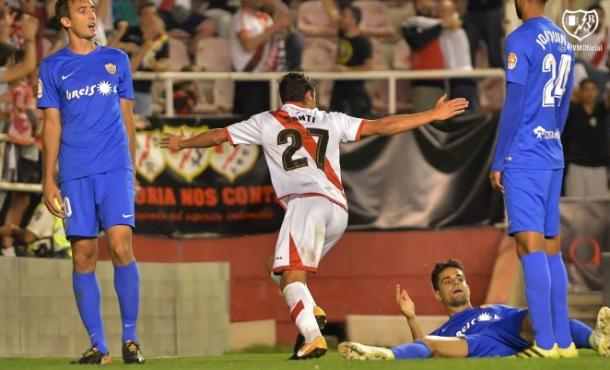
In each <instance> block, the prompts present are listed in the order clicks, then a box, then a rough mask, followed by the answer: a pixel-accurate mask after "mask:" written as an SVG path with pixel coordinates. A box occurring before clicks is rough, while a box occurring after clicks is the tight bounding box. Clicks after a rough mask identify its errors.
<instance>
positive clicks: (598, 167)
mask: <svg viewBox="0 0 610 370" xmlns="http://www.w3.org/2000/svg"><path fill="white" fill-rule="evenodd" d="M577 97H578V98H577V102H575V103H573V104H572V105H571V106H570V112H569V115H568V119H567V121H566V126H565V130H564V132H563V135H562V141H563V147H564V151H565V160H566V164H567V174H566V181H565V184H566V185H565V194H566V196H572V197H607V196H608V183H607V181H608V173H607V168H606V166H607V165H608V124H607V119H608V107H609V106H610V105H609V104H610V94H607V95H606V97H605V99H604V101H603V102H598V97H599V88H598V87H597V84H596V83H595V81H593V80H590V79H585V80H582V81H581V82H580V85H579V91H578V94H577Z"/></svg>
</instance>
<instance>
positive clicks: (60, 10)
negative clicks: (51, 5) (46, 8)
mask: <svg viewBox="0 0 610 370" xmlns="http://www.w3.org/2000/svg"><path fill="white" fill-rule="evenodd" d="M71 2H72V0H57V2H56V3H55V16H56V17H57V20H59V21H61V18H62V17H70V3H71Z"/></svg>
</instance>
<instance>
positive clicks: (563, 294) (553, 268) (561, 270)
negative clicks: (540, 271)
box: [546, 253, 572, 348]
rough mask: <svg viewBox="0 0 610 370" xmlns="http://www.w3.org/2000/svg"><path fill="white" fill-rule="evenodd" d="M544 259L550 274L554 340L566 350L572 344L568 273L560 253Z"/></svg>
mask: <svg viewBox="0 0 610 370" xmlns="http://www.w3.org/2000/svg"><path fill="white" fill-rule="evenodd" d="M546 259H547V261H548V264H549V272H550V274H551V311H552V312H553V330H554V332H555V340H556V341H557V344H559V347H560V348H568V347H569V346H570V344H571V343H572V336H571V335H570V317H569V313H568V273H567V271H566V266H565V265H564V264H563V259H562V258H561V253H557V254H553V255H550V256H547V257H546Z"/></svg>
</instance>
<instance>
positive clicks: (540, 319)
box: [492, 17, 574, 350]
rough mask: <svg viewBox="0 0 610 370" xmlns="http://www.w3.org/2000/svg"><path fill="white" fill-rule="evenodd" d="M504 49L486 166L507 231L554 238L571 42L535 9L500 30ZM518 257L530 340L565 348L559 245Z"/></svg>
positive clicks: (563, 271) (570, 75) (571, 63)
mask: <svg viewBox="0 0 610 370" xmlns="http://www.w3.org/2000/svg"><path fill="white" fill-rule="evenodd" d="M505 57H506V66H507V67H506V101H505V103H504V108H503V109H502V115H501V118H500V128H499V132H498V140H497V144H496V151H495V155H494V160H493V164H492V171H501V172H502V184H503V186H504V203H505V206H506V213H507V215H508V233H509V234H511V235H513V234H517V233H522V232H535V233H538V234H542V235H543V236H544V237H545V238H549V239H550V238H555V237H556V236H558V235H559V232H560V217H559V198H560V195H561V184H562V179H563V167H564V159H563V148H562V146H561V133H562V131H563V129H564V125H565V122H566V119H567V116H568V111H569V107H570V95H571V93H572V87H573V84H574V47H573V46H572V45H571V44H570V41H569V39H568V36H567V34H566V33H565V32H564V31H563V30H561V29H560V28H559V27H557V26H556V25H555V24H554V23H553V22H552V21H551V20H549V19H547V18H544V17H535V18H531V19H528V20H527V21H526V22H525V23H523V24H522V25H521V26H520V27H518V28H517V29H516V30H515V31H513V32H512V33H511V34H510V35H509V36H508V37H507V39H506V55H505ZM547 252H548V253H549V254H547ZM520 259H521V263H522V266H523V273H524V279H525V296H526V297H527V303H528V307H529V310H530V315H531V317H532V326H533V329H534V337H535V340H534V346H536V347H538V348H539V349H542V350H552V349H553V348H554V347H555V346H557V347H558V348H559V349H566V350H569V347H571V346H572V342H573V341H572V338H571V333H570V327H569V318H568V305H567V286H568V280H567V272H566V269H565V265H564V264H563V260H562V256H561V253H552V251H550V250H549V251H540V250H534V251H528V252H527V253H522V254H521V255H520ZM551 307H553V309H551Z"/></svg>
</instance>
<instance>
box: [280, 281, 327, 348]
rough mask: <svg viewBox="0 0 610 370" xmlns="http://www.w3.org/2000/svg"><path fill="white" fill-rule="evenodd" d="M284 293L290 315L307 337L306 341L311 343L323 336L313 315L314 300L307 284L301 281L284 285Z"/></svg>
mask: <svg viewBox="0 0 610 370" xmlns="http://www.w3.org/2000/svg"><path fill="white" fill-rule="evenodd" d="M282 293H283V294H284V299H285V300H286V303H287V304H288V308H289V309H290V317H291V318H292V320H293V321H294V323H295V324H296V325H297V327H298V328H299V331H300V332H301V334H303V336H304V337H305V342H306V343H310V342H312V341H313V340H314V339H315V338H316V337H319V336H321V335H322V333H321V332H320V328H318V323H317V321H316V318H315V317H314V315H313V305H314V301H313V299H311V293H309V290H308V289H307V286H305V284H303V283H301V282H296V283H291V284H288V285H286V286H285V287H284V290H282Z"/></svg>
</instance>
